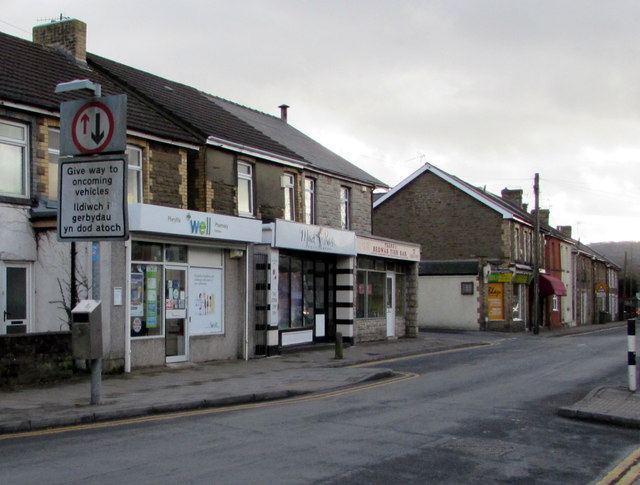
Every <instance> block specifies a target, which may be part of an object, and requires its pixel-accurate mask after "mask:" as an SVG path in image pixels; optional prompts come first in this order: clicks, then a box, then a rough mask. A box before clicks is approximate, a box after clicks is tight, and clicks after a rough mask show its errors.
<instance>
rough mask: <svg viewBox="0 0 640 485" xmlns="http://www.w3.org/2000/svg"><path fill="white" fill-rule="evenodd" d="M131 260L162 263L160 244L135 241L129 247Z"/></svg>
mask: <svg viewBox="0 0 640 485" xmlns="http://www.w3.org/2000/svg"><path fill="white" fill-rule="evenodd" d="M131 260H132V261H150V262H162V244H157V243H149V242H140V241H135V242H134V243H133V244H132V245H131Z"/></svg>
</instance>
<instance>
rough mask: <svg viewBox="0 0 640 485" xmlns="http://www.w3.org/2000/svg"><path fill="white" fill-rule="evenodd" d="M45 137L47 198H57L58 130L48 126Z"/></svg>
mask: <svg viewBox="0 0 640 485" xmlns="http://www.w3.org/2000/svg"><path fill="white" fill-rule="evenodd" d="M47 137H48V139H49V144H48V148H47V156H48V158H49V194H48V195H49V200H51V201H53V200H58V161H59V160H60V131H58V130H57V129H53V128H49V130H48V134H47Z"/></svg>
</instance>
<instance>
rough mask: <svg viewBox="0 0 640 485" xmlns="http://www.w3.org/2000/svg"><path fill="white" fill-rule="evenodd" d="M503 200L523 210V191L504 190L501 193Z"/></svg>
mask: <svg viewBox="0 0 640 485" xmlns="http://www.w3.org/2000/svg"><path fill="white" fill-rule="evenodd" d="M500 196H501V197H502V200H504V201H506V202H509V203H510V204H511V205H515V206H516V207H517V208H518V209H522V189H507V188H504V189H502V192H500Z"/></svg>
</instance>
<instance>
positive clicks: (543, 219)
mask: <svg viewBox="0 0 640 485" xmlns="http://www.w3.org/2000/svg"><path fill="white" fill-rule="evenodd" d="M550 213H551V211H550V210H549V209H540V226H548V225H549V215H550ZM531 215H532V216H534V217H535V215H536V211H531Z"/></svg>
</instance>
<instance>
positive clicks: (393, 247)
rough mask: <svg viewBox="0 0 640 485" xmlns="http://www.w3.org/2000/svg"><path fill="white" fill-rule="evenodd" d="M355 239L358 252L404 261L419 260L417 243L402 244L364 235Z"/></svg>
mask: <svg viewBox="0 0 640 485" xmlns="http://www.w3.org/2000/svg"><path fill="white" fill-rule="evenodd" d="M356 241H357V248H358V254H364V255H367V256H378V257H381V258H390V259H402V260H405V261H420V246H419V245H411V244H403V243H399V242H395V241H386V240H384V239H375V238H371V237H364V236H357V238H356Z"/></svg>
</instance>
